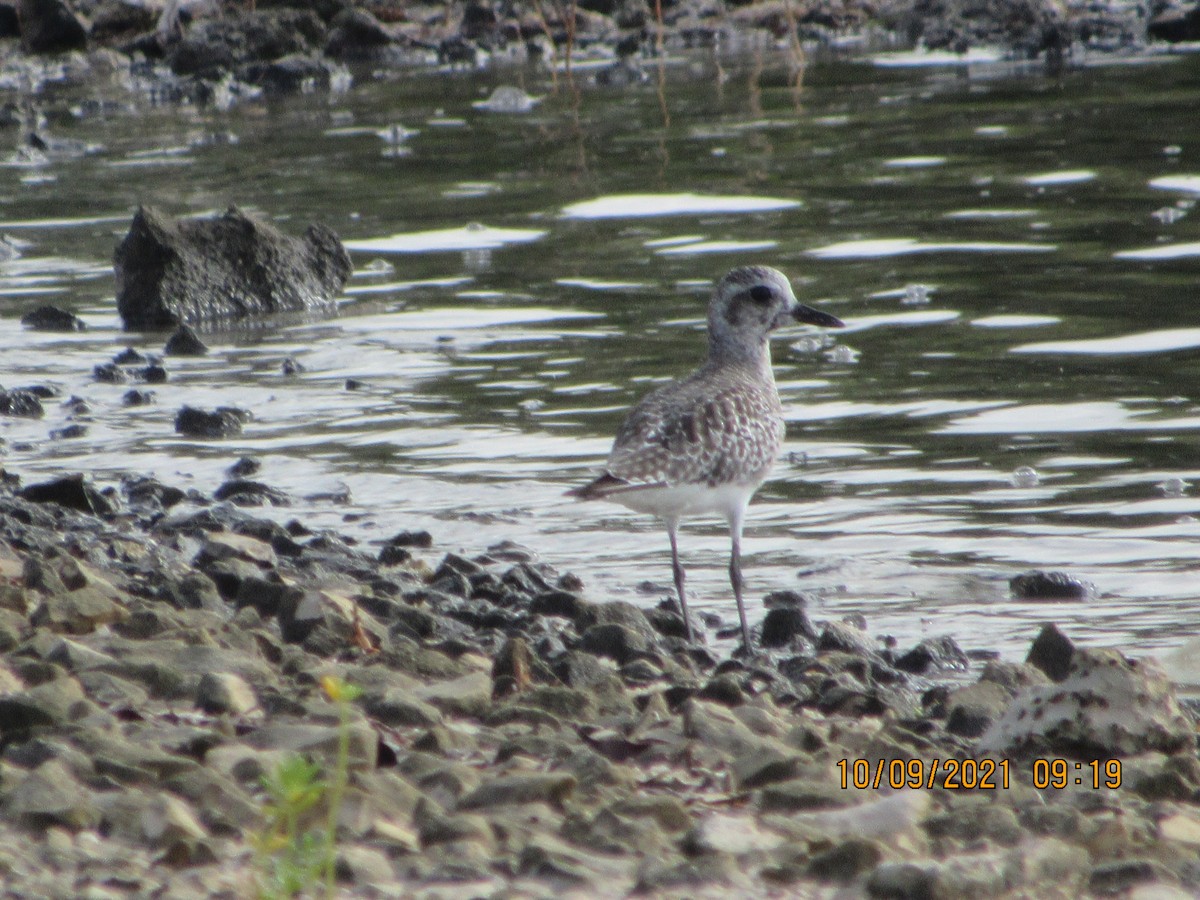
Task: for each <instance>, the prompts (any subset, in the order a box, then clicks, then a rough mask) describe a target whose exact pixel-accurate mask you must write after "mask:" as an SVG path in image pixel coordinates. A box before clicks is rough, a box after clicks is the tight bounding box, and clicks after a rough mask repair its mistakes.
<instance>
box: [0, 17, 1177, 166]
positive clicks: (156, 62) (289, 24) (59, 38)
mask: <svg viewBox="0 0 1200 900" xmlns="http://www.w3.org/2000/svg"><path fill="white" fill-rule="evenodd" d="M5 39H8V40H5ZM1197 39H1200V3H1196V2H1175V0H1152V2H1146V0H1107V2H1094V0H1068V2H1059V0H1021V2H1010V0H1005V2H975V0H938V2H932V0H853V2H842V0H799V2H795V3H785V2H781V0H751V2H742V0H667V2H663V3H661V4H657V3H651V2H648V0H579V2H575V0H572V2H570V3H561V2H558V0H555V2H553V3H540V2H538V0H530V2H518V3H512V4H500V3H492V2H488V0H465V2H453V3H421V2H418V3H403V4H401V3H393V2H388V0H370V2H362V3H352V2H350V0H264V2H258V3H250V4H246V5H242V4H233V3H221V2H218V0H167V2H144V0H69V2H68V0H16V2H15V3H12V4H10V3H7V2H5V3H0V82H2V83H4V84H5V85H6V87H10V88H11V89H13V90H15V91H18V92H22V93H32V94H36V93H37V92H38V91H39V90H40V89H41V87H42V86H43V85H45V84H47V83H52V82H63V81H65V82H76V83H80V84H88V85H93V86H95V85H100V84H109V85H111V86H112V87H114V88H116V89H120V88H126V89H132V90H133V91H135V92H138V93H141V94H144V95H146V96H147V97H149V98H150V99H151V100H152V101H153V102H156V103H216V104H222V105H224V104H229V103H233V102H236V101H237V99H238V98H240V97H245V96H258V95H261V94H289V93H309V92H313V91H330V90H334V91H336V90H344V89H346V88H347V87H349V86H350V85H351V84H352V83H353V82H354V81H355V80H359V79H364V78H365V79H370V78H375V77H380V73H382V72H386V71H388V70H396V69H406V68H414V67H441V68H451V69H460V70H468V71H469V70H474V69H481V68H485V67H489V66H513V65H517V66H531V67H534V68H535V69H542V70H546V69H550V68H557V69H560V70H565V71H570V70H571V67H572V64H573V62H574V63H580V62H587V63H589V66H594V68H590V70H589V72H588V74H587V75H586V76H585V77H586V78H587V79H589V80H592V81H594V82H595V83H596V84H599V85H604V86H610V87H627V86H629V85H631V84H636V83H638V82H640V81H643V80H647V78H648V74H647V71H646V69H647V68H648V67H649V66H651V65H653V64H654V62H655V60H657V59H660V58H661V57H662V56H663V55H665V54H678V53H684V52H688V51H692V50H697V49H708V50H712V51H716V52H718V53H722V54H727V55H729V54H734V55H736V54H739V53H745V52H746V51H747V50H751V49H753V50H759V51H761V50H767V49H770V48H782V49H785V50H786V51H787V52H789V53H790V54H792V55H793V56H799V57H804V56H806V55H807V54H809V53H810V52H821V51H822V50H832V51H834V52H838V53H849V54H853V53H855V52H863V51H864V50H866V51H874V50H880V49H889V50H902V49H909V48H924V49H928V50H938V51H948V52H950V53H958V54H963V53H966V52H967V51H969V50H972V49H975V48H980V47H988V48H996V49H999V50H1000V51H1001V52H1002V53H1003V54H1004V55H1006V56H1007V57H1008V58H1010V59H1016V60H1043V61H1044V62H1045V63H1046V64H1047V65H1048V66H1050V67H1052V68H1057V67H1060V66H1062V65H1063V64H1064V63H1067V62H1069V61H1070V60H1071V59H1072V58H1073V57H1075V56H1077V55H1079V56H1082V55H1084V54H1087V53H1094V52H1099V53H1103V54H1115V55H1118V56H1128V55H1133V54H1137V53H1141V52H1143V51H1146V50H1147V49H1151V48H1155V47H1157V48H1163V47H1169V46H1170V45H1172V44H1177V43H1181V42H1189V41H1195V40H1197ZM7 118H8V120H9V122H10V124H22V125H23V126H25V127H26V130H28V131H31V132H33V135H34V137H35V138H36V140H32V141H31V146H30V148H29V152H34V151H43V150H45V149H46V148H44V147H38V146H37V144H38V141H41V142H42V143H45V142H46V140H47V139H45V138H43V137H41V136H40V135H38V134H37V132H36V123H35V122H32V121H28V119H29V116H28V115H21V114H17V113H16V112H14V111H12V110H10V111H9V115H8V117H7Z"/></svg>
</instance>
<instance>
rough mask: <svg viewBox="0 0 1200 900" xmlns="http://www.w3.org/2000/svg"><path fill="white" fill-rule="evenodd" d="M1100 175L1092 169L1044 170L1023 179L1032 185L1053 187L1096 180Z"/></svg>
mask: <svg viewBox="0 0 1200 900" xmlns="http://www.w3.org/2000/svg"><path fill="white" fill-rule="evenodd" d="M1098 177H1099V176H1098V175H1097V173H1095V172H1093V171H1092V170H1091V169H1070V170H1067V171H1063V172H1043V173H1041V174H1040V175H1026V176H1025V177H1024V178H1022V179H1021V180H1022V181H1024V182H1025V183H1026V184H1028V185H1030V186H1032V187H1051V186H1053V185H1059V184H1082V183H1083V182H1085V181H1094V180H1095V179H1096V178H1098Z"/></svg>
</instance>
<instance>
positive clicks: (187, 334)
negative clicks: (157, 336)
mask: <svg viewBox="0 0 1200 900" xmlns="http://www.w3.org/2000/svg"><path fill="white" fill-rule="evenodd" d="M207 352H208V347H207V346H206V345H205V343H204V341H202V340H200V337H199V336H198V335H197V334H196V329H194V328H192V326H191V325H180V326H179V327H178V328H176V329H175V332H174V333H173V334H172V335H171V336H170V337H169V338H167V342H166V344H164V345H163V353H165V354H166V355H167V356H203V355H204V354H205V353H207Z"/></svg>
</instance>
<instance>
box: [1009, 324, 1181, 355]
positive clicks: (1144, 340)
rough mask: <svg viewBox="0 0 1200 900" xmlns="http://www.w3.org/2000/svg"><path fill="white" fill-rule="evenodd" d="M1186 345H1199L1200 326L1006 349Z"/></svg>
mask: <svg viewBox="0 0 1200 900" xmlns="http://www.w3.org/2000/svg"><path fill="white" fill-rule="evenodd" d="M1189 347H1200V328H1168V329H1164V330H1163V331H1145V332H1142V333H1141V334H1126V335H1122V336H1121V337H1114V338H1095V339H1092V340H1078V341H1045V342H1043V343H1037V344H1021V345H1020V346H1018V347H1013V348H1012V349H1011V350H1010V351H1009V352H1010V353H1083V354H1087V353H1092V354H1097V355H1102V354H1112V355H1121V354H1134V353H1164V352H1168V351H1171V350H1185V349H1187V348H1189Z"/></svg>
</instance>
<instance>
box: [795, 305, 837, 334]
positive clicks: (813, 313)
mask: <svg viewBox="0 0 1200 900" xmlns="http://www.w3.org/2000/svg"><path fill="white" fill-rule="evenodd" d="M792 317H793V318H794V319H795V320H796V321H797V322H803V323H804V324H805V325H819V326H820V327H821V328H845V327H846V323H845V322H843V321H842V320H841V319H839V318H838V317H837V316H831V315H830V314H829V313H827V312H821V310H819V309H813V308H812V307H811V306H805V305H804V304H803V303H801V304H798V305H797V306H795V307H793V308H792Z"/></svg>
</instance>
